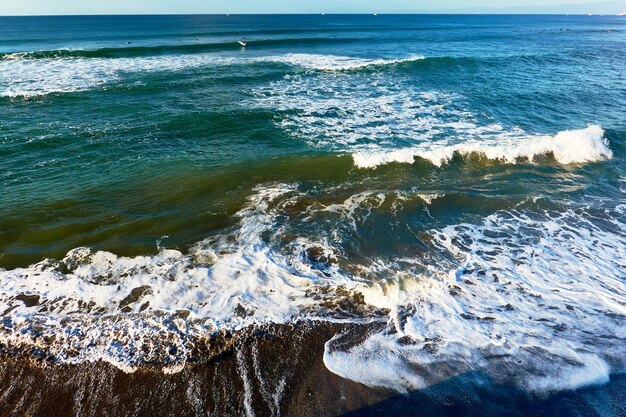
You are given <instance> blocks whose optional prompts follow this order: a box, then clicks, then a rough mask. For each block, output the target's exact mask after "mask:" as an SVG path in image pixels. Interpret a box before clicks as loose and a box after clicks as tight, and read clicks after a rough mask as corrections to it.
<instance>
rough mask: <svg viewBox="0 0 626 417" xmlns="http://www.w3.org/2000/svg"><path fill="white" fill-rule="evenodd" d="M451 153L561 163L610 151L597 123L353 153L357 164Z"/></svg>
mask: <svg viewBox="0 0 626 417" xmlns="http://www.w3.org/2000/svg"><path fill="white" fill-rule="evenodd" d="M454 154H459V155H470V154H478V155H483V156H485V157H486V158H489V159H493V160H501V161H504V162H507V163H515V162H516V161H518V160H520V159H524V160H530V161H532V160H533V158H535V157H537V156H542V155H547V154H551V155H553V156H554V159H555V160H556V161H557V162H559V163H561V164H575V163H585V162H596V161H601V160H605V159H610V158H611V157H612V156H613V153H612V152H611V150H610V149H609V147H608V142H607V140H606V139H605V138H604V130H603V129H602V128H601V127H600V126H597V125H590V126H588V127H587V128H585V129H580V130H566V131H563V132H559V133H557V134H556V135H555V136H539V135H536V136H527V137H519V138H512V137H510V136H509V137H501V138H498V137H496V138H493V139H490V138H488V139H487V140H484V141H475V140H472V141H467V142H462V143H458V144H453V145H444V146H438V144H436V143H435V144H424V145H422V146H419V147H413V148H403V149H396V150H389V151H388V150H378V151H363V152H355V153H354V154H353V155H352V157H353V159H354V164H355V165H356V166H357V167H359V168H375V167H377V166H380V165H385V164H389V163H394V162H396V163H413V162H414V161H415V159H416V158H422V159H425V160H428V161H430V162H431V163H432V164H433V165H435V166H438V167H440V166H442V165H443V164H444V163H446V162H448V161H450V160H451V159H452V157H453V156H454Z"/></svg>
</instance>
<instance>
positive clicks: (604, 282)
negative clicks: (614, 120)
mask: <svg viewBox="0 0 626 417" xmlns="http://www.w3.org/2000/svg"><path fill="white" fill-rule="evenodd" d="M340 191H341V190H340V189H334V190H324V191H322V190H309V191H306V192H305V191H303V190H301V189H300V188H299V187H298V186H296V185H293V184H291V185H285V184H270V185H267V186H265V187H259V188H257V189H256V191H255V193H254V194H253V195H251V196H250V198H249V200H248V202H247V204H246V205H245V207H244V208H242V209H241V210H240V211H239V213H238V216H239V217H240V222H239V224H238V225H236V226H235V227H233V228H232V230H226V231H224V232H223V233H222V234H219V235H216V236H215V237H213V238H210V239H207V240H205V241H203V242H200V243H198V244H197V245H195V246H194V248H193V249H192V250H191V252H190V253H189V254H188V255H183V254H181V253H180V252H178V251H174V250H166V249H161V250H160V252H159V254H157V255H156V256H151V257H149V256H144V257H134V258H127V257H119V256H116V255H114V254H111V253H108V252H96V253H92V252H91V251H89V250H87V249H77V250H74V251H72V252H70V253H69V254H68V256H67V257H66V259H65V260H64V261H63V265H65V268H66V269H68V271H63V270H62V269H60V268H59V267H58V266H55V263H54V262H51V261H45V262H42V263H40V264H37V265H33V266H31V267H29V268H22V269H16V270H12V271H2V272H0V313H2V314H4V319H3V320H2V321H0V342H2V343H5V344H9V345H11V346H23V347H27V348H32V347H37V348H38V349H42V348H44V347H45V348H46V349H48V350H49V352H50V353H51V354H52V355H53V356H54V358H55V359H56V360H57V361H58V362H61V363H81V362H85V361H96V360H105V361H108V362H110V363H112V364H114V365H115V366H118V367H119V368H120V369H124V370H126V371H129V372H132V371H133V370H135V369H137V368H138V367H139V366H141V365H142V364H145V363H159V364H161V365H162V366H163V369H164V370H165V371H166V372H177V371H179V370H180V369H182V367H183V366H184V364H185V363H186V361H187V359H188V357H189V356H188V355H189V354H190V351H191V350H192V349H193V344H194V342H193V341H194V340H196V339H201V338H202V337H204V336H206V335H207V334H209V333H211V332H214V331H216V330H219V329H239V328H241V327H242V326H246V325H249V324H253V323H265V322H276V323H281V322H287V321H293V320H297V319H299V318H301V317H317V318H318V319H322V320H335V319H336V318H337V317H343V319H344V320H355V321H361V320H371V319H372V318H376V319H377V320H380V319H381V318H383V319H385V320H386V321H387V322H388V325H387V327H386V329H385V330H384V331H382V332H376V333H373V334H371V335H369V337H367V338H366V339H365V341H363V342H354V341H350V340H349V339H346V337H344V336H338V337H337V338H334V339H333V340H331V341H330V342H329V343H328V344H327V345H326V349H325V355H324V362H325V364H326V366H327V367H328V368H329V369H330V370H331V371H333V372H335V373H337V374H339V375H341V376H343V377H346V378H350V379H353V380H355V381H359V382H362V383H364V384H366V385H370V386H384V387H388V388H392V389H396V390H398V391H400V392H407V391H410V390H412V389H416V388H421V387H425V386H428V385H431V384H435V383H438V382H441V381H443V380H445V379H447V378H451V377H455V376H459V375H461V374H463V373H467V372H481V373H486V374H488V375H489V376H490V377H491V378H492V379H493V380H494V381H495V382H499V383H514V384H517V385H518V386H520V387H522V388H525V389H529V390H535V391H545V390H554V389H565V388H575V387H578V386H582V385H585V384H589V383H599V382H602V381H605V380H606V378H607V377H608V374H609V373H610V372H612V371H619V370H620V369H624V367H625V366H626V355H624V352H623V349H622V347H623V343H624V340H626V329H625V328H624V326H623V320H624V318H625V317H626V307H625V306H626V283H625V282H624V280H623V271H624V268H626V265H625V264H624V259H626V241H625V239H624V236H625V235H626V225H625V224H624V223H623V221H622V217H620V216H623V213H624V207H623V206H617V207H615V208H613V209H597V208H596V209H594V208H592V207H590V208H587V209H569V210H565V211H562V212H554V211H545V210H538V209H536V210H530V209H524V210H522V209H509V210H503V211H499V212H496V213H494V214H492V215H490V216H487V217H486V218H484V219H482V221H478V222H475V223H464V224H459V225H454V226H448V227H443V228H440V229H433V230H430V231H427V232H426V233H424V231H419V233H420V240H421V241H422V242H423V244H425V245H427V246H428V247H427V249H426V250H425V253H426V255H423V256H422V255H419V254H416V255H415V256H408V255H405V256H404V257H394V256H391V257H388V256H382V255H381V256H375V255H369V259H366V260H360V263H358V264H355V263H354V261H351V260H350V259H348V258H346V255H345V253H346V252H347V251H346V249H347V248H349V246H346V245H350V242H351V241H353V240H354V239H353V236H355V234H358V233H359V231H361V230H367V228H368V225H369V224H370V223H369V222H370V221H379V219H377V216H378V215H379V214H380V213H381V212H383V211H386V213H387V214H393V215H394V216H400V217H401V216H402V215H403V213H402V211H407V212H412V210H413V209H414V207H415V203H417V204H432V201H430V202H429V201H427V200H428V199H429V198H435V195H437V193H435V192H425V191H423V190H418V189H415V190H392V191H383V190H370V191H362V192H358V193H353V194H350V193H348V195H347V196H343V197H342V196H341V194H339V196H337V195H336V193H340ZM325 192H328V193H329V195H331V196H332V198H328V196H325V194H324V193H325ZM344 192H345V190H344ZM320 194H321V195H320ZM316 196H320V197H322V198H321V199H316V198H315V197H316ZM324 197H325V198H324ZM424 197H426V198H424ZM404 205H406V207H405V206H404ZM294 207H298V208H299V209H298V210H299V211H298V212H296V213H295V214H294V212H293V208H294ZM405 214H406V213H405ZM407 227H410V226H408V225H407ZM264 236H265V237H264ZM148 288H149V289H148ZM133 290H135V291H133ZM133 293H134V299H132V300H130V299H128V298H127V297H128V296H129V294H133ZM356 293H360V294H361V295H360V296H359V297H354V299H358V300H363V301H364V303H365V304H361V303H362V302H361V301H359V304H358V305H356V306H354V308H356V309H357V310H355V311H356V312H354V311H347V312H345V311H344V312H342V313H341V314H342V315H340V316H338V315H337V314H338V312H339V311H334V310H333V309H332V308H329V307H328V306H329V305H333V304H332V303H333V302H336V301H338V300H341V297H344V296H346V295H349V294H352V295H355V294H356ZM25 294H26V295H37V296H39V302H38V303H37V305H34V306H31V307H28V306H27V305H26V304H27V303H25V302H22V301H19V297H20V295H22V296H23V295H25ZM124 300H125V301H124ZM146 303H149V304H146ZM124 305H126V307H128V308H127V309H124V310H123V311H122V307H124ZM336 305H342V303H338V304H336ZM341 308H344V307H341ZM142 310H143V311H142ZM368 312H371V313H372V314H371V315H369V316H368V314H369V313H368ZM381 314H385V315H386V316H381ZM46 340H52V342H46ZM249 365H250V364H247V365H246V366H248V370H247V371H246V373H247V375H248V377H251V376H252V375H253V372H252V371H251V370H255V369H256V365H255V363H254V362H253V363H252V365H253V367H252V368H250V366H249ZM255 372H256V371H255ZM255 375H256V374H255ZM256 377H257V378H259V376H258V375H257V376H256ZM261 379H262V378H259V380H261ZM281 389H282V388H281V387H280V386H277V387H276V395H280V392H281ZM268 392H269V391H268Z"/></svg>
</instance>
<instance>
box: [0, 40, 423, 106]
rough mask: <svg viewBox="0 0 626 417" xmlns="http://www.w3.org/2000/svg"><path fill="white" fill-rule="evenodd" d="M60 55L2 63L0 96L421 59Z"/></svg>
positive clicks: (18, 56)
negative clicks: (134, 78)
mask: <svg viewBox="0 0 626 417" xmlns="http://www.w3.org/2000/svg"><path fill="white" fill-rule="evenodd" d="M69 52H71V51H68V54H65V53H61V52H59V53H58V55H57V52H55V53H54V54H52V55H50V56H47V55H46V57H41V58H38V59H32V58H30V57H29V56H28V55H23V54H11V57H10V58H7V57H5V59H4V60H0V97H26V98H28V97H37V96H45V95H47V94H51V93H72V92H79V91H86V90H90V89H94V88H101V87H104V86H106V85H108V84H111V83H115V82H119V81H121V80H123V77H124V75H130V74H149V73H155V72H164V71H184V70H189V69H194V68H200V67H221V66H229V65H255V64H263V63H272V64H282V65H288V66H293V67H296V68H301V69H306V70H316V71H349V70H359V69H364V68H371V67H384V66H388V65H395V64H402V63H407V62H413V61H416V60H420V59H422V57H407V58H398V59H367V58H358V57H347V56H336V55H318V54H282V55H269V56H260V57H232V56H219V55H212V54H193V55H163V56H156V57H154V56H153V57H135V58H115V59H111V58H101V57H100V58H93V59H86V58H84V57H82V58H81V57H76V56H73V55H72V54H71V53H69Z"/></svg>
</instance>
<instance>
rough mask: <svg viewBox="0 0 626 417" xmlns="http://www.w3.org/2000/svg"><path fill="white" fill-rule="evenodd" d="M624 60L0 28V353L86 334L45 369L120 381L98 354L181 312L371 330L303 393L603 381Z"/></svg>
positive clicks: (346, 34) (336, 34)
mask: <svg viewBox="0 0 626 417" xmlns="http://www.w3.org/2000/svg"><path fill="white" fill-rule="evenodd" d="M242 38H246V39H247V40H248V47H247V48H241V47H240V46H239V45H238V44H237V42H236V41H237V40H239V39H242ZM625 46H626V20H625V19H624V18H623V17H617V16H159V17H156V16H132V17H130V16H109V17H32V18H26V17H24V18H8V17H3V18H0V109H1V110H0V111H1V115H2V117H0V168H1V169H0V184H1V187H2V191H3V192H2V193H0V232H1V233H0V266H1V267H3V268H5V269H4V271H2V272H0V281H1V282H2V284H1V289H0V312H2V311H4V315H5V317H7V320H5V322H4V324H3V325H4V326H5V328H4V330H3V332H4V333H3V337H4V339H5V341H7V340H8V341H10V343H17V341H19V343H35V342H34V341H36V340H38V339H37V338H38V337H41V335H40V334H36V335H33V334H31V333H29V332H28V331H22V330H23V329H24V328H25V327H24V326H26V328H30V327H28V326H32V324H33V322H37V323H39V322H41V323H45V325H44V324H41V323H40V324H41V325H42V326H43V328H44V329H46V330H45V331H44V333H45V332H49V333H50V334H57V333H59V332H63V331H64V329H66V328H67V326H68V324H67V320H70V321H71V322H72V326H77V327H80V328H83V329H103V330H102V333H98V336H92V337H93V338H94V339H93V340H97V342H93V341H92V344H89V343H87V342H85V341H84V340H78V339H76V340H74V339H72V337H71V336H67V338H66V339H63V341H62V342H54V343H52V346H51V347H50V349H51V351H52V352H53V354H54V355H55V356H56V357H57V358H59V361H70V362H71V361H81V360H88V359H90V358H94V357H98V358H104V359H105V360H110V361H112V362H113V363H116V364H121V365H120V366H125V367H129V369H133V368H132V367H133V366H136V365H137V364H141V363H143V362H144V361H148V359H150V360H149V362H151V363H152V362H154V361H155V358H154V357H150V358H148V359H147V358H146V357H142V356H141V354H140V353H138V352H136V351H134V350H133V346H132V344H130V343H129V346H128V347H127V348H124V349H121V350H120V348H119V346H118V345H117V344H115V343H114V341H115V340H117V339H116V338H119V337H122V336H120V335H119V334H122V335H123V334H126V333H125V332H131V330H132V329H135V328H136V326H139V328H141V329H144V330H143V331H145V335H146V336H145V337H146V338H151V339H154V340H157V341H156V342H154V343H157V344H158V343H159V342H158V336H159V335H171V333H172V332H173V333H174V334H178V333H176V331H175V330H172V328H171V327H168V326H169V325H168V326H165V325H164V324H163V322H162V320H165V319H164V318H163V317H170V316H168V315H170V314H174V312H176V311H180V310H185V311H187V312H188V314H189V316H185V317H187V319H186V320H188V321H189V322H188V325H189V326H190V327H191V326H192V324H193V326H195V327H194V329H196V330H193V331H191V330H188V331H187V333H186V334H188V335H189V334H191V335H194V334H196V333H194V332H196V331H197V334H202V332H207V331H211V330H212V329H215V328H221V327H238V326H239V327H240V326H243V325H246V324H250V323H254V322H259V321H260V322H266V321H278V322H283V321H290V320H294V319H297V318H310V317H314V318H316V319H321V320H355V321H363V320H365V321H370V320H381V321H382V322H386V321H388V328H387V330H386V331H385V332H383V333H381V334H375V335H372V336H371V337H370V338H369V339H368V340H367V341H366V342H364V343H363V344H361V345H359V346H353V347H352V349H347V348H345V343H344V344H343V345H342V344H341V343H338V344H336V345H335V344H333V342H330V343H329V344H328V345H327V352H326V356H325V363H326V365H327V366H328V367H329V369H331V370H333V371H334V372H336V373H338V374H340V375H343V376H345V377H348V378H351V379H354V380H358V381H361V382H364V383H366V384H369V385H374V386H388V387H392V388H395V389H397V390H399V391H402V390H404V389H412V388H419V387H423V386H427V385H429V384H431V383H436V382H439V381H441V380H443V379H445V378H448V377H450V376H452V375H454V374H458V373H461V372H465V371H471V370H481V371H485V372H487V373H489V374H490V375H493V376H494V377H495V378H496V379H498V378H499V379H500V380H501V381H504V382H513V383H515V384H518V385H520V386H522V387H524V388H525V389H529V390H535V391H542V390H546V389H553V388H555V387H556V388H573V387H577V386H581V385H586V384H589V383H594V382H602V381H604V380H605V379H606V378H607V375H608V374H609V373H610V372H617V371H619V370H621V369H623V365H624V360H625V358H624V355H623V351H624V349H623V347H624V340H625V339H626V334H625V333H624V328H623V327H624V326H623V319H624V315H625V314H626V310H625V307H624V306H625V305H626V283H625V281H624V277H625V276H626V274H625V272H624V271H625V265H624V259H625V256H626V238H625V233H626V221H625V220H626V218H625V213H626V212H625V209H626V205H625V200H624V191H625V190H626V168H625V164H624V158H626V156H625V152H626V149H625V140H626V124H625V119H624V114H625V113H624V111H625V109H626V71H625V70H624V67H625V66H624V64H625V63H626V47H625ZM86 248H89V249H86ZM24 294H27V295H37V296H38V297H39V298H38V299H37V302H36V303H35V305H34V306H33V305H30V306H29V305H27V303H25V302H23V301H20V295H22V297H21V298H22V299H23V295H24ZM131 295H132V296H131ZM157 313H158V314H157ZM68 318H69V319H68ZM111 320H114V321H115V323H118V324H116V325H115V329H116V330H115V332H120V333H119V334H118V333H115V332H113V333H110V332H111V326H113V325H112V324H111ZM124 320H126V321H124ZM151 320H152V321H151ZM119 323H123V324H119ZM155 323H156V324H155ZM620 323H621V324H620ZM107 332H109V333H107ZM17 334H20V336H16V335H17ZM103 334H105V335H108V336H104V337H103V336H102V335H103ZM112 334H114V336H111V335H112ZM155 335H156V336H155ZM189 337H191V336H189ZM168 340H169V342H168V343H170V342H171V337H170V339H168ZM407 340H410V343H409V342H407ZM7 343H9V342H7ZM125 343H126V342H125ZM172 343H173V342H172ZM176 343H180V344H183V345H184V343H186V342H184V341H179V342H176ZM68 346H72V347H73V348H74V349H75V350H76V351H78V352H80V354H78V356H76V357H69V356H67V354H66V352H67V350H68V349H69V348H68ZM157 351H158V350H157ZM178 352H179V353H178V354H176V355H173V356H172V355H170V356H171V357H170V356H167V355H165V356H167V357H166V358H165V359H163V357H161V356H162V355H161V354H158V353H153V354H154V355H155V357H157V358H159V359H158V360H157V362H158V361H161V360H162V361H163V363H165V364H169V365H168V366H170V365H171V366H178V365H179V364H180V363H184V361H185V356H184V354H183V353H180V352H181V350H179V351H178ZM381 352H382V353H381ZM390 352H392V353H393V354H392V353H390ZM426 352H428V353H426ZM398 358H401V359H398ZM450 358H454V360H455V361H457V362H458V364H457V365H456V367H455V368H454V369H448V368H446V369H442V367H441V366H436V364H439V363H446V362H449V361H450ZM374 362H375V363H376V364H377V366H374V368H372V366H373V365H372V364H373V363H374ZM455 363H456V362H455ZM172 364H174V365H172ZM378 365H380V366H378ZM363 367H366V368H369V369H377V370H378V371H371V372H366V373H365V374H364V373H362V372H360V373H359V372H356V371H355V369H363ZM418 368H419V369H420V370H419V372H418V371H416V369H418ZM385 369H386V370H388V371H384V370H385ZM548 369H549V370H548ZM385 372H393V375H394V378H391V377H390V375H391V374H389V375H388V374H386V373H385ZM398 375H399V376H398Z"/></svg>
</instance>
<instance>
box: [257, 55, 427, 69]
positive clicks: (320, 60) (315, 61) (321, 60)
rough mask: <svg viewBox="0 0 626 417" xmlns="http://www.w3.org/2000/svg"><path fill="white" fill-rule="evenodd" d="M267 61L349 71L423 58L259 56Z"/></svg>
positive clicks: (310, 67) (421, 57)
mask: <svg viewBox="0 0 626 417" xmlns="http://www.w3.org/2000/svg"><path fill="white" fill-rule="evenodd" d="M261 59H263V60H267V61H273V62H282V63H286V64H290V65H296V66H300V67H304V68H309V69H314V70H320V71H349V70H357V69H363V68H367V67H373V66H386V65H395V64H402V63H405V62H414V61H420V60H422V59H424V57H423V56H410V57H407V58H398V59H369V58H359V57H349V56H337V55H319V54H286V55H283V56H280V57H269V58H261Z"/></svg>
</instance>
